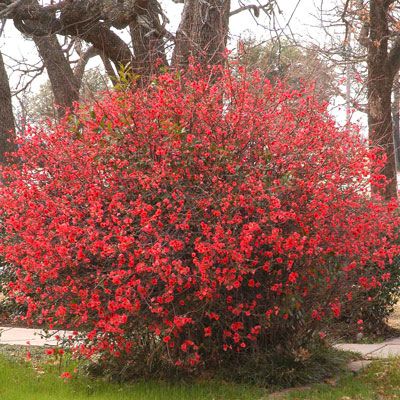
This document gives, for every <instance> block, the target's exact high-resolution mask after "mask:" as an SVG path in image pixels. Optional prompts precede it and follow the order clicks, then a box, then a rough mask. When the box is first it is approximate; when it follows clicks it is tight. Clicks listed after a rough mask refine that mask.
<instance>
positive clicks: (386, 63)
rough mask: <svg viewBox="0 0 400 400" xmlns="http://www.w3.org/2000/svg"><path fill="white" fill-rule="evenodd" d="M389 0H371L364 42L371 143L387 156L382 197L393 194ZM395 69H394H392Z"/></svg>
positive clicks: (393, 156)
mask: <svg viewBox="0 0 400 400" xmlns="http://www.w3.org/2000/svg"><path fill="white" fill-rule="evenodd" d="M389 6H390V1H388V0H371V2H370V11H369V17H370V18H369V22H370V33H369V43H368V59H367V64H368V82H367V85H368V128H369V139H370V142H371V143H372V145H374V146H380V147H381V148H382V149H383V151H384V152H385V154H386V156H387V163H386V165H385V167H384V168H383V170H382V173H383V174H384V175H385V176H386V178H387V179H388V185H387V186H386V188H385V189H384V190H383V191H381V192H382V195H383V196H384V197H385V198H386V199H390V198H392V197H397V173H396V160H395V150H394V143H393V126H392V115H391V94H392V86H393V80H394V73H393V65H392V63H391V62H390V58H389V54H388V39H389V25H388V13H389ZM396 72H397V71H396Z"/></svg>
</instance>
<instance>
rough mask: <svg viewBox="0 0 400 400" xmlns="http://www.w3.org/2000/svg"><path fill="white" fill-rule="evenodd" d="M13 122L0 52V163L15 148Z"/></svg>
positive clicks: (6, 80) (6, 79)
mask: <svg viewBox="0 0 400 400" xmlns="http://www.w3.org/2000/svg"><path fill="white" fill-rule="evenodd" d="M14 139H15V123H14V114H13V109H12V103H11V91H10V85H9V82H8V76H7V72H6V69H5V66H4V61H3V55H2V54H1V52H0V163H4V162H5V161H6V157H5V156H6V153H8V152H12V151H14V150H16V145H15V142H14Z"/></svg>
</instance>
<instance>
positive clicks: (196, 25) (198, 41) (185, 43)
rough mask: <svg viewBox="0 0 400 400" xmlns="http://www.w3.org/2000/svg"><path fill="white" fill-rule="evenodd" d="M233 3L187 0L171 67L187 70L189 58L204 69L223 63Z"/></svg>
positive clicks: (212, 0) (213, 0)
mask: <svg viewBox="0 0 400 400" xmlns="http://www.w3.org/2000/svg"><path fill="white" fill-rule="evenodd" d="M229 11H230V0H203V1H199V0H186V1H185V5H184V8H183V12H182V19H181V23H180V25H179V28H178V31H177V33H176V41H175V49H174V53H173V57H172V64H173V65H174V66H176V67H185V66H187V64H188V63H189V58H190V57H194V59H195V61H196V62H200V63H201V64H203V65H216V64H220V63H222V62H223V61H224V51H225V49H226V42H227V39H228V29H229Z"/></svg>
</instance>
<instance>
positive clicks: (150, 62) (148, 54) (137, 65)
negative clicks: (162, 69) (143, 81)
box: [129, 0, 167, 77]
mask: <svg viewBox="0 0 400 400" xmlns="http://www.w3.org/2000/svg"><path fill="white" fill-rule="evenodd" d="M159 8H160V5H159V4H158V1H154V0H152V1H145V2H143V1H142V2H138V3H137V6H136V8H135V14H136V16H135V19H134V21H132V22H131V23H130V25H129V29H130V34H131V39H132V47H133V53H134V56H135V61H134V71H135V73H137V74H139V75H141V76H145V77H146V76H149V75H151V74H152V73H154V72H156V67H157V64H158V63H161V65H167V57H166V54H165V46H164V32H162V29H163V27H162V25H161V23H160V21H159Z"/></svg>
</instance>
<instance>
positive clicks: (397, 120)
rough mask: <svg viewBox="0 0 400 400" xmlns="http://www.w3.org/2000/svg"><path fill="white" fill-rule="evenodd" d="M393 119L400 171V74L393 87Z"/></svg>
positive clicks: (397, 162)
mask: <svg viewBox="0 0 400 400" xmlns="http://www.w3.org/2000/svg"><path fill="white" fill-rule="evenodd" d="M392 119H393V140H394V148H395V155H396V167H397V170H400V85H399V74H397V75H396V78H395V82H394V85H393V104H392Z"/></svg>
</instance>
